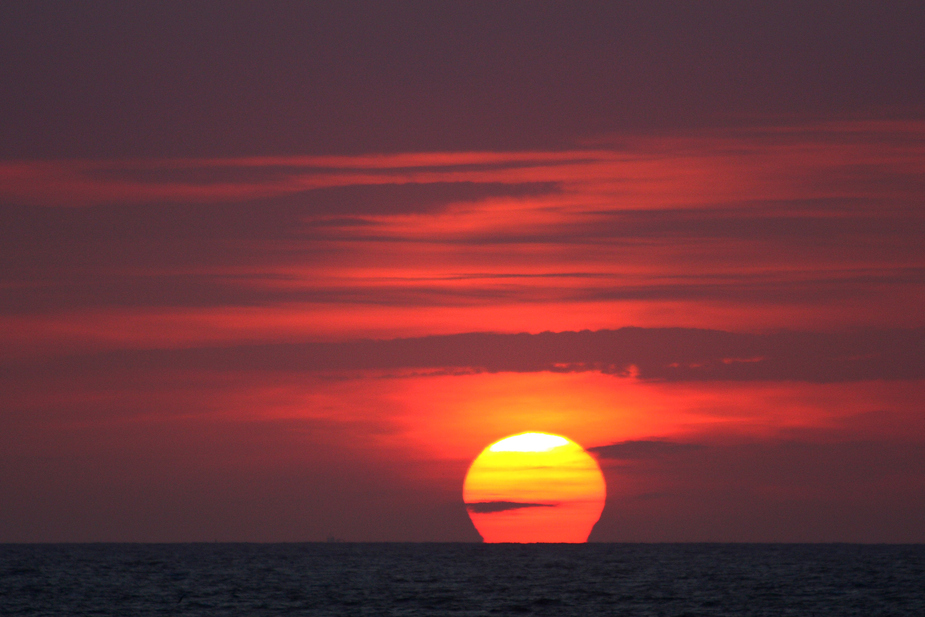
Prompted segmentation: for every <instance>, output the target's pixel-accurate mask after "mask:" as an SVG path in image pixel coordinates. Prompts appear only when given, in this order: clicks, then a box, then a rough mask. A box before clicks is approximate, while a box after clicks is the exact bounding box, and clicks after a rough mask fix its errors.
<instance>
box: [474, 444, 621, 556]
mask: <svg viewBox="0 0 925 617" xmlns="http://www.w3.org/2000/svg"><path fill="white" fill-rule="evenodd" d="M606 496H607V489H606V486H605V484H604V476H603V474H602V473H601V468H600V466H598V464H597V461H595V460H594V459H593V458H592V457H591V455H590V454H588V453H587V452H585V450H584V449H583V448H582V447H581V446H579V445H578V444H577V443H575V442H574V441H572V440H571V439H567V438H565V437H562V436H560V435H551V434H549V433H521V434H519V435H512V436H510V437H505V438H504V439H502V440H500V441H496V442H495V443H493V444H491V445H490V446H488V447H487V448H485V449H484V450H482V453H481V454H479V455H478V456H477V457H476V459H475V460H474V461H472V465H471V466H470V467H469V472H468V473H467V474H466V480H465V482H464V483H463V501H465V503H466V507H467V509H468V510H469V516H470V517H471V518H472V523H473V524H474V525H475V528H476V529H477V530H478V532H479V533H480V534H481V536H482V539H483V540H484V541H485V542H585V541H586V540H587V539H588V534H590V533H591V529H592V528H593V527H594V524H595V523H596V522H597V519H598V518H600V516H601V511H602V510H603V509H604V500H605V498H606Z"/></svg>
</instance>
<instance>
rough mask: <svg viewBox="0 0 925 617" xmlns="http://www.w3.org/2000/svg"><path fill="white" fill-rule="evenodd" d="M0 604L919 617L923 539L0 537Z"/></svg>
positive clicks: (77, 612) (25, 607)
mask: <svg viewBox="0 0 925 617" xmlns="http://www.w3.org/2000/svg"><path fill="white" fill-rule="evenodd" d="M0 615H4V616H8V615H55V616H69V617H81V616H90V615H93V616H105V615H113V616H115V615H118V616H120V617H124V616H132V615H191V616H192V615H203V616H205V615H209V616H215V615H245V616H248V615H377V616H378V615H457V616H461V615H633V616H649V615H651V616H678V617H680V616H682V615H683V616H695V615H698V616H699V615H737V616H738V615H768V616H772V615H773V616H775V617H777V616H782V615H799V616H801V617H809V616H818V615H859V616H861V615H863V616H865V617H869V616H873V615H919V616H921V615H925V545H853V544H820V545H812V544H787V545H784V544H577V545H576V544H571V545H570V544H525V545H518V544H493V545H489V544H379V543H375V544H361V543H357V544H354V543H305V544H7V545H0Z"/></svg>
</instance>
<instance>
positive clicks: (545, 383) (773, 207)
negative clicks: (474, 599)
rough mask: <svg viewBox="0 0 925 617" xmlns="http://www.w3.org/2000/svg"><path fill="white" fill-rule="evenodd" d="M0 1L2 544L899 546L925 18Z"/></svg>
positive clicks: (914, 452) (618, 7)
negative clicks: (588, 498) (508, 493)
mask: <svg viewBox="0 0 925 617" xmlns="http://www.w3.org/2000/svg"><path fill="white" fill-rule="evenodd" d="M758 4H759V3H743V2H731V1H730V2H658V1H655V2H651V1H647V2H633V3H628V2H592V3H568V2H557V3H551V2H542V1H531V2H441V1H436V0H431V1H427V2H376V3H371V2H345V1H338V2H330V3H312V4H304V3H289V2H260V3H256V2H254V3H250V2H232V1H227V2H164V1H158V2H131V3H128V2H121V1H119V2H79V3H77V2H74V3H58V2H37V1H36V2H4V3H2V4H0V91H2V92H3V96H2V97H0V118H2V120H0V542H24V541H25V542H59V541H213V540H219V541H315V540H324V539H326V538H328V537H337V538H342V539H346V540H352V541H478V540H479V535H478V533H477V532H476V529H475V527H474V526H473V525H472V523H471V521H470V519H469V516H468V514H467V511H466V506H465V504H464V503H463V496H462V488H463V481H464V478H465V476H466V471H467V469H468V467H469V465H470V463H471V462H472V461H473V459H474V458H475V457H476V456H478V455H479V453H480V452H481V451H482V450H483V449H484V448H485V447H486V446H488V445H489V444H491V443H493V442H496V441H497V440H499V439H501V438H503V437H506V436H508V435H513V434H515V433H522V432H525V431H542V432H550V433H554V434H558V435H564V436H566V437H568V438H569V439H572V440H574V441H575V442H577V443H579V444H581V445H582V446H583V447H585V448H586V449H587V450H588V451H589V452H591V454H592V455H594V456H595V457H596V459H597V461H598V462H599V464H600V466H601V468H602V469H603V472H604V476H605V479H606V483H607V499H606V504H605V507H604V511H603V514H602V516H601V519H600V521H599V522H598V524H597V525H596V527H595V528H594V530H593V531H592V532H591V536H590V540H592V541H608V542H610V541H613V542H617V541H619V542H659V541H758V542H765V541H768V542H777V541H786V542H804V541H811V542H829V541H848V542H925V523H923V521H925V310H923V307H925V53H923V46H922V40H923V34H922V33H923V32H925V4H922V3H918V2H821V1H819V2H806V1H801V2H789V1H780V2H773V3H762V4H761V6H758Z"/></svg>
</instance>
